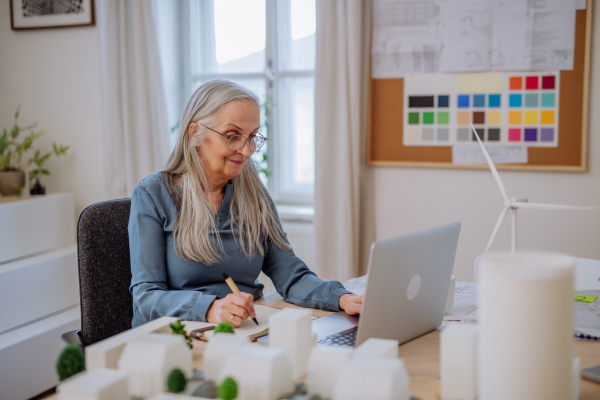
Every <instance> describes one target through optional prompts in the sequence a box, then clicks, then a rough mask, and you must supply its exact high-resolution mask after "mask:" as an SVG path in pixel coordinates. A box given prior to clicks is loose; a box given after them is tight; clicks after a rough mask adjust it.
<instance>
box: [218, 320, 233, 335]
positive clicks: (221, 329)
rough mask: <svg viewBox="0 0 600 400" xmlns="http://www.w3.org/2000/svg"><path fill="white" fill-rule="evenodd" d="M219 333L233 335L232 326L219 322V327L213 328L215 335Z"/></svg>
mask: <svg viewBox="0 0 600 400" xmlns="http://www.w3.org/2000/svg"><path fill="white" fill-rule="evenodd" d="M219 332H224V333H235V331H234V330H233V325H231V324H230V323H229V322H219V325H217V327H216V328H215V334H217V333H219Z"/></svg>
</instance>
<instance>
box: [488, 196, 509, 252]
mask: <svg viewBox="0 0 600 400" xmlns="http://www.w3.org/2000/svg"><path fill="white" fill-rule="evenodd" d="M507 212H508V207H504V210H502V212H501V213H500V216H499V217H498V221H496V226H494V230H493V231H492V236H490V240H489V241H488V244H487V246H486V247H485V251H484V252H483V254H484V255H485V254H487V252H488V250H489V249H490V246H491V245H492V242H493V241H494V238H495V237H496V233H498V229H500V225H502V222H503V221H504V218H505V217H506V213H507Z"/></svg>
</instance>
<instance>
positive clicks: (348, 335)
mask: <svg viewBox="0 0 600 400" xmlns="http://www.w3.org/2000/svg"><path fill="white" fill-rule="evenodd" d="M356 332H358V327H354V328H351V329H349V330H347V331H344V332H340V333H336V334H334V335H329V336H327V337H325V338H323V339H321V340H319V344H325V345H328V346H350V347H354V345H355V344H356Z"/></svg>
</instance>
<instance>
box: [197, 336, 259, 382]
mask: <svg viewBox="0 0 600 400" xmlns="http://www.w3.org/2000/svg"><path fill="white" fill-rule="evenodd" d="M249 343H250V340H249V339H248V338H247V337H244V336H237V335H235V334H233V333H224V332H222V333H219V334H216V335H214V336H213V337H211V338H210V340H209V341H208V343H207V345H206V348H205V349H204V354H203V357H204V376H205V378H206V379H207V380H212V381H216V380H217V379H218V378H219V375H220V373H221V369H222V368H223V364H225V360H226V359H227V357H228V356H229V355H230V354H231V353H233V351H234V350H235V349H237V348H238V347H240V346H242V345H244V344H249Z"/></svg>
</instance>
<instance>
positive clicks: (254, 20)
mask: <svg viewBox="0 0 600 400" xmlns="http://www.w3.org/2000/svg"><path fill="white" fill-rule="evenodd" d="M190 14H191V16H192V19H191V21H190V25H191V26H190V28H191V29H190V32H191V35H192V52H193V54H192V73H194V74H207V73H219V74H220V73H240V72H241V73H246V72H262V71H263V69H264V67H265V45H266V11H265V0H217V1H215V0H212V1H201V2H191V13H190ZM211 17H212V18H211Z"/></svg>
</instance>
